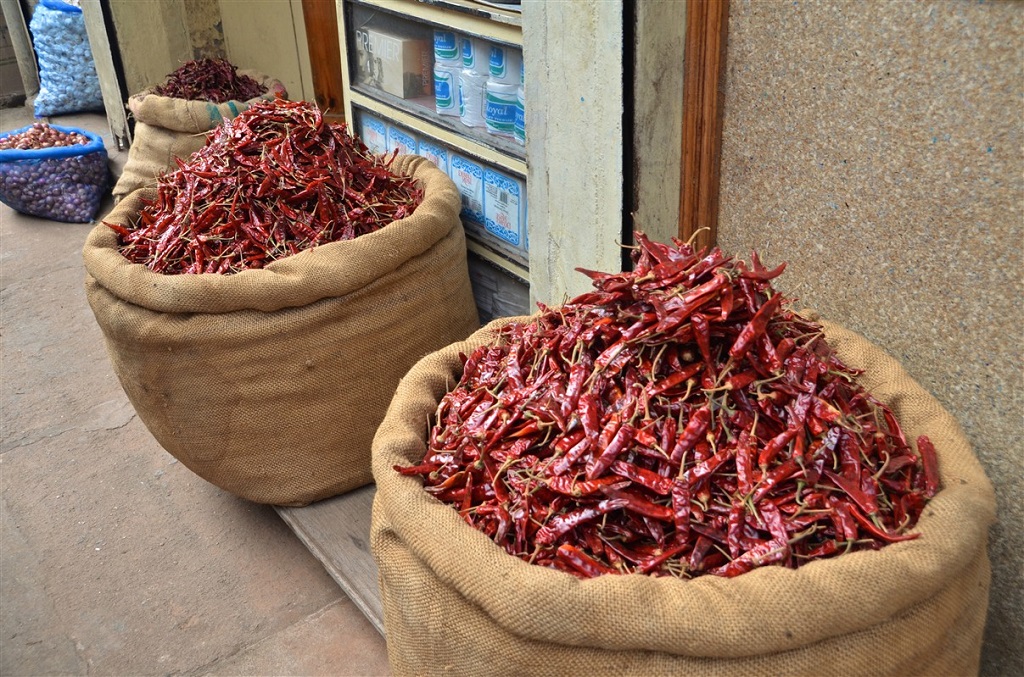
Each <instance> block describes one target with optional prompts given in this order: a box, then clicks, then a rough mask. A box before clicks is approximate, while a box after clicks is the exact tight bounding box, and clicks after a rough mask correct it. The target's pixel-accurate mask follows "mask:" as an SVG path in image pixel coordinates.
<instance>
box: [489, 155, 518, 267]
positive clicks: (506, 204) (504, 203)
mask: <svg viewBox="0 0 1024 677" xmlns="http://www.w3.org/2000/svg"><path fill="white" fill-rule="evenodd" d="M484 228H485V229H486V230H487V232H488V233H490V234H491V235H493V236H495V237H497V238H498V239H499V240H501V241H503V242H505V243H507V244H509V245H511V246H513V247H521V248H525V244H526V238H525V236H524V233H525V229H526V184H525V183H524V182H523V181H522V180H520V179H517V178H514V177H511V176H508V175H507V174H503V173H501V172H499V171H497V170H494V169H491V168H490V167H488V168H486V169H485V170H484Z"/></svg>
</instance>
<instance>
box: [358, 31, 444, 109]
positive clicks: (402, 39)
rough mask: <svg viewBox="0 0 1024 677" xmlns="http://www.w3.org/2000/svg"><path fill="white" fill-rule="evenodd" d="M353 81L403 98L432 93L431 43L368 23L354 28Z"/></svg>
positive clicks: (432, 60) (428, 40)
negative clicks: (354, 77)
mask: <svg viewBox="0 0 1024 677" xmlns="http://www.w3.org/2000/svg"><path fill="white" fill-rule="evenodd" d="M355 38H356V39H355V45H356V82H358V83H361V84H364V85H368V86H370V87H375V88H377V89H380V90H381V91H384V92H387V93H388V94H392V95H394V96H397V97H401V98H403V99H412V98H416V97H419V96H433V93H434V45H433V42H432V41H431V40H430V39H424V38H422V37H419V36H417V35H414V34H403V33H401V32H398V31H395V32H387V31H384V30H382V29H379V28H374V27H372V26H364V27H361V28H357V29H356V30H355Z"/></svg>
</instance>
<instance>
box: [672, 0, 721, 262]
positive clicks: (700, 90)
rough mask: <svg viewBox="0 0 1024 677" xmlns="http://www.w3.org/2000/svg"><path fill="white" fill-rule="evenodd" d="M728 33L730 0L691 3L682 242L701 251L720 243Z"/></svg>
mask: <svg viewBox="0 0 1024 677" xmlns="http://www.w3.org/2000/svg"><path fill="white" fill-rule="evenodd" d="M728 32H729V0H688V1H687V3H686V47H685V50H686V53H685V57H684V60H685V64H684V74H683V142H682V168H681V185H680V191H679V238H680V239H681V240H684V241H688V240H690V238H692V237H693V236H694V234H695V233H696V234H697V235H696V238H695V240H694V244H695V246H696V247H697V248H698V249H699V248H700V247H704V246H713V245H714V244H715V243H716V241H717V239H718V187H719V186H718V184H719V179H720V171H719V169H720V166H721V157H722V112H723V103H724V94H725V87H724V86H723V85H724V75H725V56H726V43H727V41H728Z"/></svg>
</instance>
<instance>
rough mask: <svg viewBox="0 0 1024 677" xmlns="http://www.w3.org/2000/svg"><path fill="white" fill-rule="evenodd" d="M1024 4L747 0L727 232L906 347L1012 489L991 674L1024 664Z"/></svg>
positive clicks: (730, 89) (729, 94)
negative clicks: (785, 264)
mask: <svg viewBox="0 0 1024 677" xmlns="http://www.w3.org/2000/svg"><path fill="white" fill-rule="evenodd" d="M1021 35H1024V4H1020V3H1011V2H966V1H963V2H954V1H952V0H950V1H944V2H902V1H898V0H889V1H886V2H881V1H879V2H871V3H853V2H806V1H804V0H798V1H793V0H787V1H786V2H781V1H775V0H772V1H765V0H757V1H755V2H751V1H749V0H746V1H744V0H733V1H732V3H731V17H730V22H729V47H728V49H729V53H728V62H727V74H726V78H727V82H726V90H725V91H726V96H725V119H724V128H723V151H722V183H721V211H720V217H719V243H720V244H721V245H722V247H723V248H724V249H726V250H727V251H733V252H736V253H743V254H745V253H746V252H748V251H749V250H750V249H752V248H753V249H757V250H758V251H759V252H760V253H761V254H762V257H763V258H764V259H766V261H767V262H769V263H773V264H774V263H778V262H780V261H783V260H785V261H788V262H789V267H788V268H787V271H786V274H785V275H784V276H783V278H782V279H781V280H780V284H779V286H780V287H782V288H783V290H784V291H787V292H788V293H789V294H790V295H793V296H797V297H799V298H800V300H801V301H802V302H803V303H804V304H806V306H808V307H812V308H815V309H817V310H818V311H820V312H821V313H822V315H823V316H825V317H826V318H829V319H832V320H835V321H838V322H841V323H843V324H845V325H846V326H848V327H850V328H852V329H855V330H857V331H859V332H861V333H862V334H864V335H866V336H867V337H868V338H869V339H871V340H873V341H874V342H875V343H877V344H878V345H880V346H882V347H883V348H885V349H886V350H887V351H888V352H889V353H891V354H892V355H894V356H895V357H897V358H898V359H899V360H901V361H902V363H903V364H904V365H905V366H906V367H907V368H908V369H909V370H910V372H911V374H912V375H913V376H914V377H915V378H916V379H917V380H918V382H920V383H921V384H922V385H923V386H924V387H926V388H927V389H928V390H930V391H931V392H932V393H933V394H934V395H935V396H936V397H937V398H938V399H939V400H940V401H941V402H942V403H943V405H944V406H945V407H946V408H947V409H948V410H949V411H950V412H951V413H953V414H954V415H955V416H956V417H957V419H958V420H959V421H960V423H961V425H962V426H963V427H964V429H965V431H966V432H967V434H968V436H969V437H970V439H971V440H972V443H973V445H974V449H975V452H976V453H977V455H978V457H979V458H980V460H981V462H982V463H983V464H984V466H985V468H986V469H987V472H988V475H989V477H990V479H991V480H992V482H993V483H994V484H995V486H996V491H997V495H998V500H999V523H998V524H997V525H996V526H995V527H994V528H993V529H992V531H991V533H990V548H991V557H992V564H993V570H994V571H993V585H992V591H991V598H990V599H991V603H990V611H989V618H988V626H987V631H986V644H985V648H984V651H983V658H982V672H983V674H987V675H1010V674H1022V673H1024V594H1022V589H1024V585H1022V564H1021V557H1022V556H1021V553H1022V552H1024V530H1022V527H1021V524H1022V522H1024V501H1022V498H1024V463H1022V457H1024V443H1022V439H1024V436H1022V432H1024V430H1022V416H1021V413H1022V412H1024V387H1022V373H1024V369H1022V350H1021V346H1022V345H1024V340H1022V339H1024V334H1022V327H1024V312H1022V303H1021V299H1022V298H1024V295H1022V293H1021V292H1022V272H1021V263H1022V258H1024V257H1022V248H1021V242H1022V233H1021V230H1022V223H1024V220H1022V202H1024V157H1022V148H1024V138H1022V129H1024V124H1022V123H1024V118H1022V111H1024V105H1022V104H1024V53H1022V43H1021Z"/></svg>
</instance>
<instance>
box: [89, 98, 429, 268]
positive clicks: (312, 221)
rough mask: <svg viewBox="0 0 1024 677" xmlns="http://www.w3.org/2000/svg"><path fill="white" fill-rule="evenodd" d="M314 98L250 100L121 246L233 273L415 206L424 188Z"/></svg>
mask: <svg viewBox="0 0 1024 677" xmlns="http://www.w3.org/2000/svg"><path fill="white" fill-rule="evenodd" d="M392 160H394V155H392V156H391V157H390V158H383V157H380V156H375V155H373V154H372V153H371V152H370V151H368V150H367V148H366V146H365V145H364V144H363V143H362V141H360V140H359V139H358V138H356V137H354V136H350V135H349V134H348V132H347V131H346V127H345V125H343V124H340V125H339V124H329V123H328V122H326V121H325V120H324V119H323V116H322V114H321V112H320V110H319V109H318V108H317V107H316V105H315V104H312V103H308V102H294V101H285V100H282V99H278V100H276V101H261V102H257V103H255V104H253V105H252V106H251V107H250V108H248V109H247V110H246V111H244V112H242V113H241V114H240V115H239V116H238V117H236V118H234V119H232V120H228V121H226V122H225V123H224V124H223V125H221V126H220V127H218V128H217V129H216V130H215V131H214V132H212V133H211V134H210V136H209V138H208V140H207V144H206V146H204V147H203V148H202V149H200V150H199V151H197V152H196V153H194V154H193V155H192V157H191V158H190V159H189V160H188V162H182V161H180V160H179V161H178V166H179V169H178V170H177V171H174V172H171V173H168V174H165V175H163V176H162V177H160V179H159V181H158V187H157V196H156V199H155V200H154V201H151V202H148V203H147V204H146V205H145V206H144V207H143V209H142V210H141V212H140V214H139V218H138V220H137V222H136V223H134V224H130V225H129V226H128V227H125V226H121V225H118V224H112V223H107V225H108V226H110V227H111V228H112V229H114V230H115V231H116V232H117V234H118V238H119V242H120V245H121V249H120V250H121V253H122V254H124V256H125V257H126V258H127V259H128V260H130V261H132V262H133V263H141V264H144V265H146V266H148V267H149V268H151V269H152V270H154V271H156V272H159V273H166V274H187V273H222V274H229V273H236V272H241V271H243V270H248V269H253V268H262V267H263V266H264V265H266V264H267V263H270V262H271V261H274V260H276V259H280V258H283V257H286V256H290V255H292V254H297V253H298V252H300V251H303V250H305V249H310V248H312V247H316V246H318V245H321V244H325V243H328V242H337V241H341V240H351V239H353V238H356V237H358V236H360V235H364V234H366V233H370V232H373V231H376V230H380V229H381V228H383V227H384V226H386V225H387V224H389V223H391V222H392V221H395V220H397V219H401V218H405V217H407V216H409V215H411V214H412V213H413V211H414V210H415V209H416V207H417V206H418V205H419V203H420V201H421V200H422V198H423V191H422V190H421V189H420V188H418V187H417V186H416V184H415V181H414V180H413V179H411V178H408V177H402V176H396V175H395V174H393V173H392V172H391V171H390V169H389V167H390V162H391V161H392Z"/></svg>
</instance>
